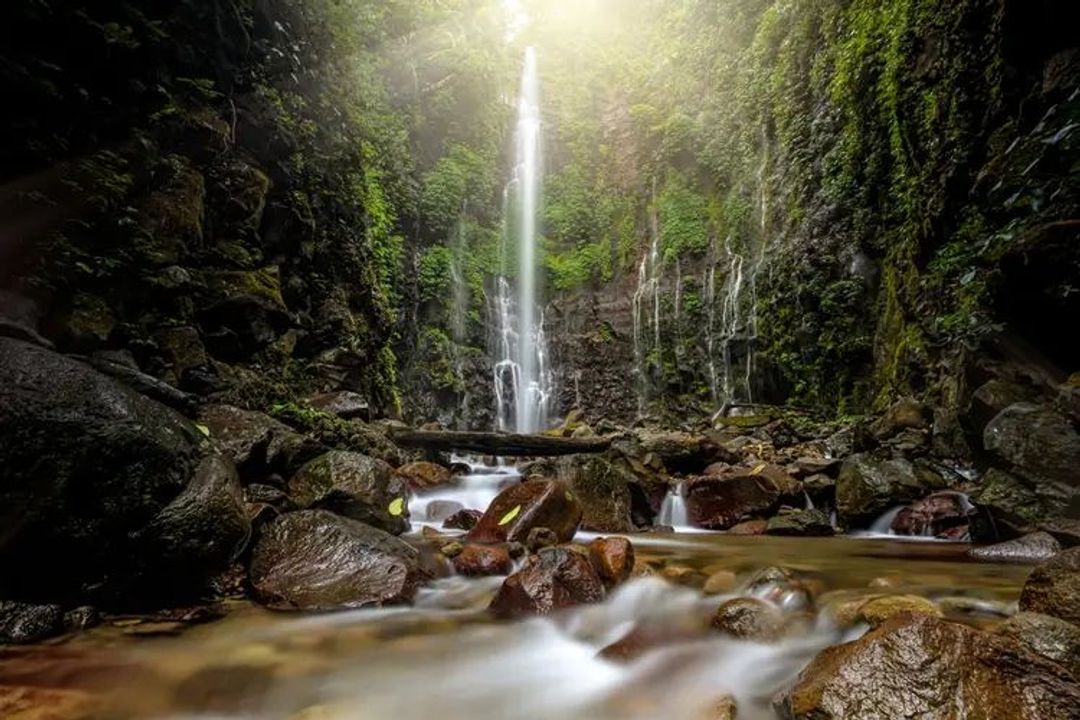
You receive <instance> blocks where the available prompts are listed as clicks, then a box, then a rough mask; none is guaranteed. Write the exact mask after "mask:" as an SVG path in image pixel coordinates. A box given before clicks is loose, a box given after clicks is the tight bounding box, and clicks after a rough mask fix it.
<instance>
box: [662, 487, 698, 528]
mask: <svg viewBox="0 0 1080 720" xmlns="http://www.w3.org/2000/svg"><path fill="white" fill-rule="evenodd" d="M656 523H657V525H668V526H670V527H672V528H674V529H676V530H693V529H694V528H692V527H691V525H690V514H689V512H688V511H687V509H686V498H685V497H683V488H682V485H681V484H679V485H676V486H675V487H673V488H671V489H670V490H668V494H667V495H665V496H664V502H663V504H662V505H661V506H660V513H659V514H658V515H657V516H656Z"/></svg>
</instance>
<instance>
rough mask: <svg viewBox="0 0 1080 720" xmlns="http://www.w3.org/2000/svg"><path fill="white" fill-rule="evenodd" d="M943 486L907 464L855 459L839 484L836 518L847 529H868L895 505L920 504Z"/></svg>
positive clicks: (843, 468)
mask: <svg viewBox="0 0 1080 720" xmlns="http://www.w3.org/2000/svg"><path fill="white" fill-rule="evenodd" d="M942 484H943V483H942V480H941V478H939V477H934V476H932V475H930V474H929V473H926V472H922V471H921V470H920V468H919V467H917V466H915V465H913V464H912V463H911V462H909V461H908V460H904V459H899V458H898V459H890V460H886V459H881V458H877V457H875V456H873V455H871V454H869V453H860V454H858V455H852V456H851V457H849V458H848V459H847V460H845V461H844V464H843V465H842V466H841V468H840V477H839V478H837V480H836V510H837V514H838V515H839V517H840V520H841V521H842V522H843V523H845V524H846V525H847V526H848V527H860V526H866V525H868V524H869V523H870V522H872V521H873V520H874V519H875V518H876V517H878V516H879V515H881V513H883V512H885V511H886V510H888V509H889V508H890V507H892V506H893V505H896V504H898V503H902V502H912V501H914V500H917V499H919V498H920V497H922V496H924V495H926V494H927V493H929V492H931V491H933V490H936V489H938V488H939V487H940V486H941V485H942Z"/></svg>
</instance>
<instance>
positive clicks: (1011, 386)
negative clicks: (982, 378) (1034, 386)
mask: <svg viewBox="0 0 1080 720" xmlns="http://www.w3.org/2000/svg"><path fill="white" fill-rule="evenodd" d="M1031 397H1032V393H1031V391H1030V390H1028V389H1027V388H1025V387H1023V386H1021V385H1017V384H1016V383H1013V382H1009V381H1008V380H1002V379H999V378H994V379H992V380H988V381H987V382H985V383H983V384H982V385H980V386H979V387H978V388H976V390H975V392H973V393H972V394H971V403H970V404H969V407H968V412H967V414H966V415H965V417H964V421H965V425H966V426H967V428H968V430H969V431H971V432H972V433H975V434H977V435H982V433H983V430H984V429H985V428H986V426H987V425H988V424H989V423H990V421H991V420H993V419H994V418H995V417H996V416H997V414H998V413H1000V412H1001V411H1002V410H1004V409H1005V408H1007V407H1009V406H1010V405H1013V404H1015V403H1019V402H1026V401H1028V400H1030V399H1031Z"/></svg>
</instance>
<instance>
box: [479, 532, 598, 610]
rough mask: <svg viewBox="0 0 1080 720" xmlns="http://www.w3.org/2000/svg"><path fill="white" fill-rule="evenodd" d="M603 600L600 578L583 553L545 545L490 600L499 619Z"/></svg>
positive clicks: (507, 579) (492, 608) (491, 607)
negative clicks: (545, 546)
mask: <svg viewBox="0 0 1080 720" xmlns="http://www.w3.org/2000/svg"><path fill="white" fill-rule="evenodd" d="M603 599H604V585H603V582H601V580H600V577H599V576H598V575H597V574H596V570H594V569H593V566H592V563H590V562H589V560H588V558H586V557H585V556H584V555H582V554H581V553H578V552H575V551H574V550H571V549H570V548H568V547H566V546H559V547H553V548H544V549H543V550H541V551H540V552H539V553H538V554H537V555H534V556H532V557H530V558H529V559H528V560H527V561H526V562H525V566H524V567H523V568H522V569H521V570H519V571H518V572H516V573H514V574H513V575H511V576H510V577H508V578H506V580H504V581H503V584H502V586H501V587H500V588H499V591H498V592H497V593H496V594H495V597H494V598H493V599H492V601H491V606H490V609H491V612H492V613H493V614H494V615H495V617H498V618H503V619H506V618H515V617H520V616H523V615H547V614H549V613H552V612H554V611H556V610H561V609H564V608H568V607H573V606H574V605H580V604H584V603H594V602H599V601H600V600H603Z"/></svg>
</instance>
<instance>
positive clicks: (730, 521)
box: [685, 466, 799, 530]
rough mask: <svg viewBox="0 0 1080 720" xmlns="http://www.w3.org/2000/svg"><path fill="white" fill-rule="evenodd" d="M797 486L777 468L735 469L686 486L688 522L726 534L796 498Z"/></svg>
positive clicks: (700, 479)
mask: <svg viewBox="0 0 1080 720" xmlns="http://www.w3.org/2000/svg"><path fill="white" fill-rule="evenodd" d="M798 487H799V486H798V482H796V480H795V479H794V478H792V477H791V476H790V475H788V474H787V473H785V472H784V471H783V470H781V469H780V468H777V467H774V466H764V467H762V466H758V467H755V468H736V469H734V470H731V471H729V472H726V473H724V474H722V475H720V476H718V477H712V476H703V477H698V478H693V479H692V480H689V481H688V482H687V483H686V486H685V494H686V509H687V512H688V513H689V516H690V522H691V523H693V524H694V525H697V526H698V527H703V528H708V529H710V530H726V529H728V528H730V527H732V526H733V525H736V524H737V523H739V522H740V521H741V520H746V519H750V518H753V517H760V516H763V515H768V514H770V513H771V512H772V511H774V510H776V509H777V508H778V507H779V506H780V504H781V502H783V501H784V500H794V499H796V498H797V496H798V494H799V493H798Z"/></svg>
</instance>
